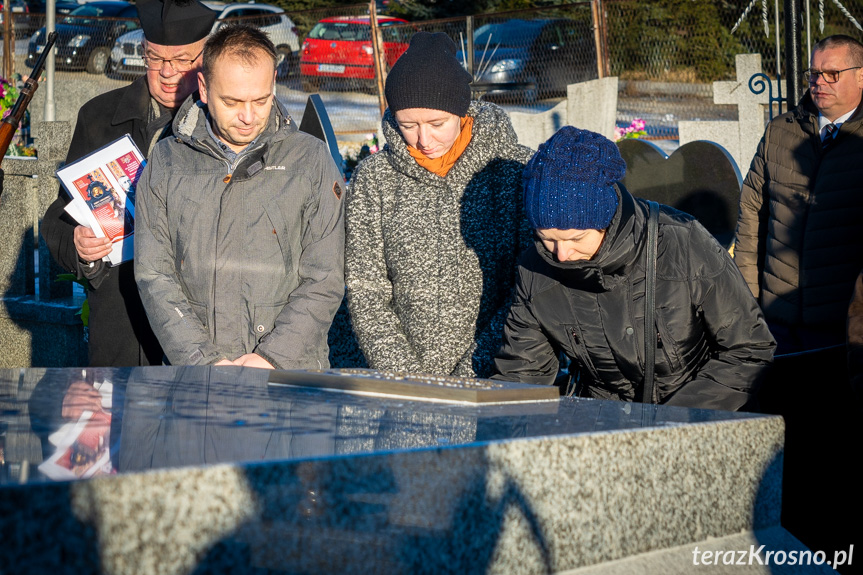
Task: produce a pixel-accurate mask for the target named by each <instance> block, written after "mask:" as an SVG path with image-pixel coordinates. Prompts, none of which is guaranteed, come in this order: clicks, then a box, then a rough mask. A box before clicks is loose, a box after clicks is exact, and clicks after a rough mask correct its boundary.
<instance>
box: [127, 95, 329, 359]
mask: <svg viewBox="0 0 863 575" xmlns="http://www.w3.org/2000/svg"><path fill="white" fill-rule="evenodd" d="M205 110H206V107H205V106H204V105H203V104H202V103H201V102H196V101H195V100H194V96H193V97H191V98H190V99H188V100H187V101H186V102H185V103H184V104H183V107H182V108H181V110H180V112H179V113H178V114H177V117H176V118H175V120H174V134H176V135H177V137H176V138H170V139H167V140H163V141H162V142H160V143H159V145H157V146H156V148H155V149H154V150H153V153H152V155H151V157H150V160H149V163H148V164H147V167H146V168H145V170H144V173H143V174H142V176H141V179H140V181H139V183H138V194H137V195H138V204H137V213H136V217H137V223H138V225H137V230H136V234H135V277H136V281H137V283H138V289H139V291H140V293H141V300H142V301H143V302H144V307H145V309H146V310H147V315H148V317H149V319H150V324H151V325H152V327H153V331H154V332H155V333H156V335H157V337H158V338H159V341H160V343H161V344H162V348H163V349H164V351H165V355H166V356H167V358H168V360H169V361H170V362H171V363H172V364H175V365H199V364H211V363H215V362H217V361H219V360H220V359H223V358H228V359H236V358H237V357H239V356H241V355H243V354H246V353H252V352H254V353H257V354H258V355H260V356H261V357H263V358H264V359H266V360H267V361H269V362H270V363H272V364H273V365H274V366H275V367H277V368H282V369H289V368H319V367H322V366H323V367H325V366H328V362H327V341H326V336H327V330H328V328H329V325H330V323H331V322H332V319H333V315H334V314H335V312H336V309H337V308H338V306H339V303H340V301H341V299H342V295H343V293H344V267H343V266H344V260H343V253H344V207H343V204H344V202H343V201H342V198H343V195H344V194H343V193H342V189H343V188H342V186H343V182H344V180H343V179H342V177H341V175H340V174H339V172H338V170H337V168H336V166H335V164H334V163H333V160H332V157H331V156H330V154H329V152H328V150H327V148H326V146H325V145H324V144H323V142H321V141H319V140H317V139H315V138H313V137H311V136H309V135H307V134H303V133H301V132H298V131H297V128H296V125H295V124H294V122H293V121H292V120H291V119H290V117H289V116H288V115H287V112H285V110H284V109H283V108H281V105H279V104H278V103H276V105H275V106H273V111H272V113H271V115H270V120H269V123H268V125H267V128H266V129H265V130H264V132H263V133H262V134H261V135H260V136H259V137H258V139H257V140H256V141H255V142H253V143H252V144H250V145H249V147H248V148H246V150H244V151H243V152H242V153H241V154H240V155H239V156H238V157H237V159H236V161H235V164H234V166H231V165H230V163H229V161H228V160H227V159H226V157H225V155H224V154H223V153H222V151H221V150H220V148H219V146H217V145H216V143H215V142H214V141H213V139H212V138H211V137H210V136H209V134H208V133H207V125H206V122H207V119H206V114H205Z"/></svg>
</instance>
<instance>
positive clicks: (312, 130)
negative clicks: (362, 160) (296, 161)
mask: <svg viewBox="0 0 863 575" xmlns="http://www.w3.org/2000/svg"><path fill="white" fill-rule="evenodd" d="M299 129H300V131H301V132H305V133H306V134H310V135H312V136H314V137H316V138H318V139H319V140H322V141H323V142H324V143H325V144H326V145H327V147H328V148H329V150H330V155H331V156H332V157H333V161H334V162H335V163H336V167H337V168H338V169H339V172H340V173H341V174H342V176H343V177H344V175H345V173H344V170H342V154H341V152H339V144H338V142H337V141H336V133H335V132H334V131H333V125H332V124H331V123H330V117H329V115H328V114H327V109H326V107H324V101H323V100H321V97H320V96H319V95H317V94H312V95H311V96H309V99H308V100H306V109H305V111H304V112H303V120H302V121H301V122H300V128H299Z"/></svg>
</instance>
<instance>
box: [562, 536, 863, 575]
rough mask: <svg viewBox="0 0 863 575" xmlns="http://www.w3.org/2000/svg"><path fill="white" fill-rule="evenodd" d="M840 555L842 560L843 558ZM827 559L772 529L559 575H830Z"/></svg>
mask: <svg viewBox="0 0 863 575" xmlns="http://www.w3.org/2000/svg"><path fill="white" fill-rule="evenodd" d="M777 551H782V552H783V553H782V554H781V555H779V556H778V557H779V559H778V560H777V559H775V558H774V556H775V554H776V552H777ZM705 553H707V554H705ZM768 553H769V555H768ZM792 553H793V554H792ZM705 557H706V562H705ZM789 557H790V559H789ZM840 559H841V560H842V562H843V563H845V562H847V558H845V559H842V558H841V557H840ZM852 559H853V558H852ZM827 561H830V562H831V563H832V561H834V557H833V556H832V555H831V556H829V557H813V553H812V550H810V549H807V548H806V546H805V545H803V544H802V543H801V542H800V541H798V540H797V539H796V538H794V536H792V535H791V534H789V533H788V532H787V531H786V530H785V529H782V528H781V527H771V528H770V529H761V530H759V531H755V532H752V531H747V532H745V533H738V534H736V535H729V536H727V537H721V538H718V539H710V540H709V541H700V542H698V543H693V544H689V545H681V546H680V547H673V548H671V549H663V550H661V551H653V552H652V553H643V554H641V555H636V556H634V557H627V558H626V559H620V560H618V561H609V562H608V563H603V564H601V565H592V566H590V567H582V568H581V569H573V570H572V571H565V572H563V573H561V574H560V575H651V574H654V573H656V574H660V573H661V574H662V575H690V574H692V573H697V574H698V575H725V574H727V573H733V574H734V575H830V574H835V573H836V570H835V569H833V568H832V567H830V565H828V564H827Z"/></svg>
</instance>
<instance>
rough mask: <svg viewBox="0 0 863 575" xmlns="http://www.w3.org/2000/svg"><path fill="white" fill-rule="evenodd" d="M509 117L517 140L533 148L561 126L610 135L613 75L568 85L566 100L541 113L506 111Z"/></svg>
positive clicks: (614, 103) (614, 100)
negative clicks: (508, 112)
mask: <svg viewBox="0 0 863 575" xmlns="http://www.w3.org/2000/svg"><path fill="white" fill-rule="evenodd" d="M509 117H510V120H511V121H512V127H513V128H514V129H515V133H516V135H518V142H519V143H520V144H522V145H523V146H527V147H529V148H533V149H534V150H535V149H537V148H538V147H539V145H540V144H541V143H543V142H545V141H546V140H548V139H549V138H550V137H552V136H553V135H554V133H555V132H557V131H558V130H559V129H561V128H562V127H563V126H575V127H577V128H581V129H582V130H590V131H591V132H596V133H598V134H602V135H603V136H605V137H607V138H611V137H613V135H614V122H615V121H616V119H617V77H611V78H601V79H599V80H588V81H587V82H578V83H577V84H570V85H569V86H567V89H566V99H565V100H564V101H563V102H561V103H559V104H558V105H556V106H555V107H554V108H552V109H550V110H547V111H545V112H541V113H533V112H531V113H525V112H510V114H509Z"/></svg>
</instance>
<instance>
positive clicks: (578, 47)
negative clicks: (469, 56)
mask: <svg viewBox="0 0 863 575" xmlns="http://www.w3.org/2000/svg"><path fill="white" fill-rule="evenodd" d="M458 57H459V59H460V60H462V61H465V58H464V55H463V54H462V53H461V52H459V54H458ZM596 77H597V67H596V46H595V45H594V40H593V33H592V31H591V28H590V24H589V22H579V21H575V20H564V19H559V20H504V21H502V22H493V23H489V24H485V25H483V26H480V27H479V28H477V29H476V31H475V32H474V90H475V92H476V93H477V95H483V94H485V95H502V94H505V95H507V96H510V97H511V96H514V95H515V94H516V93H517V94H521V95H522V96H523V98H524V99H526V100H528V101H530V100H533V99H536V98H543V97H547V96H557V95H564V94H566V87H567V85H569V84H573V83H576V82H583V81H584V80H591V79H593V78H596Z"/></svg>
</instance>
